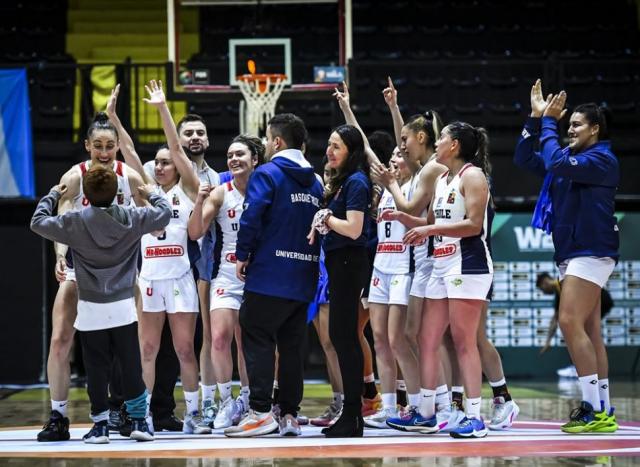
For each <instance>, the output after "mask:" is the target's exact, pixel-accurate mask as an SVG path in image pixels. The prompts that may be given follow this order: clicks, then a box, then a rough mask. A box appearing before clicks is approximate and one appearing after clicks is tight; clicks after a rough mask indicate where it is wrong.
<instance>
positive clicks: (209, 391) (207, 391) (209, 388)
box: [200, 383, 216, 402]
mask: <svg viewBox="0 0 640 467" xmlns="http://www.w3.org/2000/svg"><path fill="white" fill-rule="evenodd" d="M200 388H201V389H202V401H203V402H204V401H205V399H210V400H211V401H213V398H214V397H215V394H216V385H215V384H202V383H200Z"/></svg>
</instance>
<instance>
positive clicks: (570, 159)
mask: <svg viewBox="0 0 640 467" xmlns="http://www.w3.org/2000/svg"><path fill="white" fill-rule="evenodd" d="M569 164H571V165H574V166H575V165H578V159H576V158H575V157H570V158H569Z"/></svg>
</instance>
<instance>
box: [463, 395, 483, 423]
mask: <svg viewBox="0 0 640 467" xmlns="http://www.w3.org/2000/svg"><path fill="white" fill-rule="evenodd" d="M480 402H482V397H473V398H467V401H466V402H465V403H464V409H465V410H464V411H465V415H466V416H467V418H476V419H478V420H480Z"/></svg>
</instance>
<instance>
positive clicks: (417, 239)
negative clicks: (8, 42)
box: [402, 225, 432, 245]
mask: <svg viewBox="0 0 640 467" xmlns="http://www.w3.org/2000/svg"><path fill="white" fill-rule="evenodd" d="M431 228H432V226H431V225H425V226H422V227H414V228H413V229H411V230H409V231H408V232H407V233H406V234H405V235H404V238H403V239H402V242H403V243H405V244H407V245H420V244H422V243H423V242H424V241H425V239H426V238H427V237H430V236H431V235H432V234H431Z"/></svg>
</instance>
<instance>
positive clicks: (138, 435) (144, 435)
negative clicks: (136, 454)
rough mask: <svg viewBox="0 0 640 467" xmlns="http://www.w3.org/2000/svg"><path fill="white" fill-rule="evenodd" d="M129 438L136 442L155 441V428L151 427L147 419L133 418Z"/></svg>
mask: <svg viewBox="0 0 640 467" xmlns="http://www.w3.org/2000/svg"><path fill="white" fill-rule="evenodd" d="M129 437H130V438H131V439H135V440H136V441H153V440H154V437H153V427H151V426H149V423H148V421H147V419H146V418H133V419H131V435H130V436H129Z"/></svg>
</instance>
